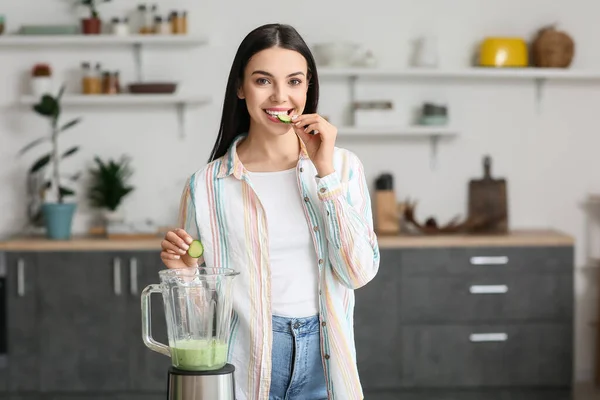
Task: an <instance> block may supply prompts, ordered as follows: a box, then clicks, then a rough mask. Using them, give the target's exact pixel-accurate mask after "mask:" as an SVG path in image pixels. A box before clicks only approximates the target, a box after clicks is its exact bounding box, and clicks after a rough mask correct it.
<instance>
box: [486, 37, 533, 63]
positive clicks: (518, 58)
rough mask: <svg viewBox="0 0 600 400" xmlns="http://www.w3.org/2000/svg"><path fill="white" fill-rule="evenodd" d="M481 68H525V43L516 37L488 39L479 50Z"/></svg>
mask: <svg viewBox="0 0 600 400" xmlns="http://www.w3.org/2000/svg"><path fill="white" fill-rule="evenodd" d="M479 66H481V67H527V66H529V52H528V49H527V42H526V41H525V40H524V39H522V38H517V37H514V38H513V37H488V38H485V39H484V40H483V42H482V43H481V47H480V49H479Z"/></svg>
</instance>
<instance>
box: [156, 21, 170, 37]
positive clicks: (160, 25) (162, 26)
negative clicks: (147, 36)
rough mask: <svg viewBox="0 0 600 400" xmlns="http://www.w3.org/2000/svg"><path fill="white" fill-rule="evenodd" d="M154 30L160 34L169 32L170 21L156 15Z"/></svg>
mask: <svg viewBox="0 0 600 400" xmlns="http://www.w3.org/2000/svg"><path fill="white" fill-rule="evenodd" d="M154 32H155V33H158V34H160V35H169V34H171V23H170V22H169V21H168V20H167V19H164V20H163V18H162V17H156V18H155V19H154Z"/></svg>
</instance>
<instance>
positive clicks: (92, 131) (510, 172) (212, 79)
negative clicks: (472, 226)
mask: <svg viewBox="0 0 600 400" xmlns="http://www.w3.org/2000/svg"><path fill="white" fill-rule="evenodd" d="M66 1H67V0H54V1H43V2H40V1H37V0H19V1H8V0H4V1H2V7H0V8H1V10H2V12H4V13H5V14H6V15H7V19H8V28H9V30H13V29H15V28H16V27H18V26H19V25H20V24H24V23H60V22H70V21H71V20H72V18H73V15H72V14H69V9H68V7H66V6H65V2H66ZM158 3H159V5H161V6H164V10H165V11H166V10H171V9H173V8H179V9H182V8H183V9H187V10H190V11H191V21H192V22H191V27H190V30H191V31H192V32H196V33H207V34H209V35H210V39H211V45H210V47H206V48H198V49H196V50H194V51H192V52H191V51H184V52H181V51H179V50H177V49H174V48H172V49H160V48H156V49H152V50H149V51H147V52H146V55H145V62H146V77H147V78H149V79H169V78H171V79H178V78H183V79H184V82H185V83H184V85H183V86H184V88H185V90H188V91H190V92H196V93H208V94H210V95H212V96H214V98H215V102H214V103H213V104H212V105H210V106H208V107H204V108H200V109H198V110H196V111H195V112H194V114H193V116H192V117H193V118H192V119H191V121H190V127H191V128H190V135H189V137H188V138H187V139H185V140H182V139H180V138H179V137H178V136H177V125H176V118H175V114H174V113H173V112H172V110H170V109H166V108H164V109H161V108H144V107H141V108H121V109H111V108H105V109H103V108H99V109H97V110H94V111H90V110H89V109H85V108H82V109H78V110H68V111H66V112H65V118H67V117H69V116H75V115H77V116H83V117H84V122H83V123H82V124H81V125H80V126H79V127H77V128H76V129H75V130H73V131H71V132H69V133H68V134H66V135H65V137H64V139H65V146H66V145H67V144H70V143H77V144H81V145H82V148H83V149H82V151H81V152H80V153H79V154H78V155H77V156H76V157H75V158H74V159H72V160H70V161H68V165H69V167H70V168H72V170H75V169H77V168H83V167H85V166H87V165H89V162H90V160H91V158H92V156H93V155H95V154H98V155H101V156H104V157H109V156H111V157H116V156H119V155H120V154H122V153H128V154H130V155H132V156H133V157H134V162H135V164H134V166H135V168H136V175H135V178H134V184H135V185H136V187H137V190H136V192H135V193H134V194H133V195H132V196H131V198H130V199H129V200H128V201H127V203H126V204H125V210H126V212H127V216H128V217H129V218H130V219H144V218H152V219H154V220H155V221H156V222H157V223H160V224H169V223H172V222H173V220H174V217H175V214H176V209H177V201H178V198H179V194H180V191H181V188H182V184H183V181H184V179H185V178H186V177H187V176H188V175H189V174H190V173H191V172H193V171H194V170H195V169H197V168H199V167H201V166H202V165H203V164H204V163H205V161H206V159H207V157H208V154H209V151H210V149H211V147H212V144H213V140H214V138H215V134H216V130H217V126H218V123H219V118H220V110H221V103H222V96H223V89H224V86H225V80H226V76H227V73H228V71H229V67H230V63H231V60H232V57H233V54H234V52H235V50H236V48H237V45H238V43H239V42H240V40H241V39H242V37H243V36H244V35H245V34H246V33H247V32H248V31H249V30H250V29H252V28H254V27H255V26H257V25H259V24H262V23H266V22H273V21H279V22H285V23H291V24H293V25H294V26H296V27H297V29H298V30H299V31H300V32H301V33H302V34H303V35H304V36H305V39H306V40H307V41H308V42H310V43H314V42H316V41H329V40H343V39H345V40H353V41H357V42H361V43H363V44H365V45H367V46H369V47H371V48H372V49H373V50H374V51H375V54H376V56H377V57H378V58H379V59H380V62H381V64H383V65H387V66H405V65H406V62H407V59H408V56H409V51H410V41H411V40H412V39H413V38H414V37H416V36H418V35H421V34H424V33H432V34H435V35H437V36H438V38H439V47H440V56H441V63H442V65H443V66H444V67H449V68H451V67H462V66H464V65H465V64H466V63H468V62H469V59H470V58H471V51H472V49H473V47H474V45H475V44H476V42H477V41H478V40H479V39H480V38H481V37H483V36H485V35H522V36H526V37H528V38H529V37H530V36H531V35H532V34H533V33H534V32H535V30H536V29H537V28H538V27H540V26H541V25H543V24H546V23H550V22H555V21H559V22H560V23H561V27H562V28H564V29H566V30H567V31H568V32H570V33H571V34H572V35H573V37H574V38H575V41H576V43H577V49H576V58H575V61H574V64H573V68H584V69H591V70H594V69H596V70H597V69H599V68H600V50H599V49H598V46H597V40H596V38H597V37H599V36H600V25H598V24H597V23H596V22H597V15H598V14H599V13H600V4H599V3H597V2H595V1H593V0H573V1H570V2H569V3H567V2H548V1H544V0H529V1H528V2H526V3H523V2H520V1H517V0H503V1H491V0H486V1H481V0H455V1H452V2H448V1H444V0H427V1H420V2H416V1H408V0H396V1H383V0H371V1H368V2H348V1H327V2H325V1H314V0H307V1H303V2H291V3H286V2H276V3H274V2H272V1H269V2H266V1H265V2H257V1H254V2H247V1H240V0H238V1H227V2H221V1H216V0H213V1H211V2H194V1H189V0H188V1H183V0H180V1H173V2H171V1H169V2H167V1H166V0H162V2H158ZM136 4H137V2H136V1H134V0H118V1H115V2H113V4H107V5H105V6H103V7H102V9H101V10H102V12H103V14H104V15H105V16H106V17H112V16H113V15H120V13H121V12H122V11H124V10H128V9H131V8H133V7H135V5H136ZM234 13H235V15H234ZM434 14H435V15H434ZM236 15H237V16H236ZM367 16H368V17H369V19H365V18H366V17H367ZM84 60H93V61H96V60H97V61H100V62H102V63H103V64H105V65H110V67H111V68H112V69H119V70H121V72H122V74H123V79H124V81H125V82H128V81H131V80H133V79H134V75H133V63H132V57H131V53H130V52H129V51H128V50H127V49H124V48H123V49H112V48H89V49H68V48H47V49H43V50H39V51H38V52H37V53H35V52H33V51H32V50H31V49H27V48H25V49H18V48H15V49H9V48H2V50H0V71H2V73H1V74H0V87H2V90H1V91H0V185H1V187H2V188H3V189H2V192H1V196H0V209H1V210H2V212H1V213H0V234H7V233H11V232H14V231H16V230H18V229H19V227H20V226H21V224H22V223H23V220H24V212H25V209H24V201H23V200H24V189H25V188H24V176H25V170H26V168H28V167H29V165H30V164H31V162H32V160H33V158H34V157H35V156H36V155H37V154H39V152H41V151H42V150H41V149H40V150H38V153H36V154H33V153H32V154H30V155H29V156H27V157H25V158H24V159H16V158H15V153H16V151H17V149H19V148H20V147H21V146H23V145H24V144H26V143H28V142H29V141H30V140H32V139H34V138H37V137H38V136H39V135H40V134H44V133H45V125H44V124H43V121H41V120H40V119H39V118H38V117H36V116H35V115H34V114H33V113H31V112H29V111H28V110H26V109H19V108H17V107H15V102H16V100H17V97H18V95H19V94H20V93H21V92H22V90H24V85H25V82H24V78H23V76H24V74H26V73H27V71H28V70H29V68H30V67H31V66H32V64H33V63H35V62H44V61H45V62H50V63H51V64H52V66H53V67H54V68H55V69H56V70H57V72H58V73H59V74H60V75H62V76H63V77H64V78H65V79H68V80H74V81H75V82H77V79H78V77H77V76H76V75H75V74H76V73H77V71H78V66H79V64H80V62H81V61H84ZM73 90H76V87H73ZM322 90H323V96H322V100H321V104H322V108H321V112H322V113H324V114H328V115H330V116H331V117H332V118H333V122H338V123H339V119H337V118H336V117H337V116H339V112H340V110H342V107H343V106H344V102H345V97H344V96H345V95H346V94H347V92H346V91H345V86H344V85H343V84H341V83H340V82H334V81H331V82H322ZM377 95H379V96H380V97H384V98H390V99H393V100H395V101H396V107H397V109H398V111H397V112H398V117H399V118H400V119H402V118H405V117H406V116H407V115H408V114H407V113H408V110H410V109H412V108H414V107H415V106H417V105H419V104H420V103H421V102H422V101H424V100H442V101H447V102H448V103H449V105H450V109H451V118H452V120H453V121H454V122H455V123H456V125H457V126H459V127H460V128H461V131H460V136H459V137H458V138H457V139H456V140H454V141H450V142H447V143H443V144H441V145H440V148H439V166H438V168H437V169H436V170H432V169H430V165H429V147H428V145H427V142H419V141H416V142H409V141H401V140H385V141H384V140H372V141H369V142H367V141H348V140H343V139H342V138H340V141H339V145H340V146H346V147H348V148H350V149H352V150H354V151H355V152H357V153H358V154H359V156H360V157H361V158H362V160H363V162H364V164H365V168H366V171H367V174H368V177H369V180H370V181H372V180H373V178H374V177H375V175H377V174H379V173H380V172H382V171H384V170H389V171H391V172H392V173H393V174H394V176H395V181H396V190H397V193H398V197H399V198H404V197H406V196H411V197H416V198H418V199H419V200H420V203H419V208H418V216H419V218H424V217H425V216H427V215H430V214H432V215H436V216H437V217H439V218H440V219H441V220H442V221H445V220H447V219H448V218H450V217H451V216H453V215H455V214H457V213H461V214H464V211H465V207H466V194H467V184H468V180H469V179H471V178H473V177H477V176H479V175H480V173H481V166H480V165H481V157H482V155H483V154H485V153H490V154H491V155H492V156H493V161H494V164H493V170H492V172H493V174H494V175H496V176H502V177H505V178H507V180H508V184H509V196H510V218H511V226H512V227H513V228H523V227H525V228H527V227H552V228H556V229H560V230H562V231H565V232H567V233H569V234H571V235H574V236H575V237H576V239H577V267H578V269H577V276H576V285H577V288H576V291H577V317H576V320H577V322H576V325H577V336H576V351H577V353H576V355H577V378H578V379H579V380H585V379H589V378H590V377H591V373H592V368H593V365H592V352H593V349H594V347H593V346H594V345H593V335H594V331H593V330H592V325H591V320H593V319H594V318H593V314H594V313H595V307H594V303H595V302H597V300H596V299H597V285H595V284H593V283H592V279H595V281H596V282H597V280H598V279H597V278H594V276H597V272H596V273H593V272H594V271H597V269H595V270H593V269H589V268H585V256H586V253H585V252H586V249H585V246H584V242H585V240H586V215H585V213H584V212H583V210H582V208H581V204H580V203H581V201H582V200H583V198H584V197H585V196H586V195H587V193H588V192H590V191H600V169H598V168H596V166H597V162H596V161H597V159H598V152H599V150H598V149H600V135H599V133H600V132H598V128H597V126H598V125H597V108H596V107H597V104H599V103H598V101H599V100H600V83H599V84H592V83H586V84H576V83H568V82H567V83H552V82H551V83H549V85H548V86H547V88H546V91H545V93H544V96H545V97H544V99H543V108H542V111H541V114H536V111H535V103H534V95H535V92H534V86H533V83H532V82H530V81H512V82H511V81H502V82H500V81H485V80H482V81H477V82H474V81H460V80H454V81H453V80H446V81H445V80H434V81H427V80H413V81H401V80H398V81H393V82H391V83H386V82H383V83H382V84H379V85H375V84H373V85H371V84H361V86H360V88H359V96H360V97H361V98H367V97H369V96H373V97H375V96H377ZM82 192H83V190H81V189H80V190H79V195H80V197H81V196H83V195H82ZM89 218H90V217H89V210H88V209H87V206H85V204H82V205H81V206H80V212H79V213H78V214H77V218H76V222H75V230H76V231H77V232H83V231H85V229H87V225H88V221H89ZM596 222H597V220H595V221H594V223H596ZM593 226H595V225H593Z"/></svg>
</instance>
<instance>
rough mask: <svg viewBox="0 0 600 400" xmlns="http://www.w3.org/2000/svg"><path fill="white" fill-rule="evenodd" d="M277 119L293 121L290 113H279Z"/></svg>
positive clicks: (286, 121)
mask: <svg viewBox="0 0 600 400" xmlns="http://www.w3.org/2000/svg"><path fill="white" fill-rule="evenodd" d="M277 119H279V120H280V121H281V122H285V123H286V124H291V123H292V117H290V116H289V115H285V114H277Z"/></svg>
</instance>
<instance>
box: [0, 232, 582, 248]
mask: <svg viewBox="0 0 600 400" xmlns="http://www.w3.org/2000/svg"><path fill="white" fill-rule="evenodd" d="M161 240H162V237H151V238H146V239H118V240H117V239H104V238H92V237H74V238H73V239H72V240H67V241H54V240H47V239H45V238H43V237H31V238H25V237H22V238H14V239H10V240H6V241H2V242H0V251H102V250H123V251H127V250H131V251H135V250H160V242H161ZM378 240H379V247H380V248H381V249H390V248H391V249H393V248H403V247H406V248H415V247H459V246H463V247H464V246H482V247H483V246H571V245H573V244H574V239H573V238H572V237H571V236H569V235H566V234H564V233H561V232H558V231H554V230H516V231H513V232H511V233H509V234H507V235H462V234H461V235H436V236H424V235H420V236H416V235H415V236H404V235H401V236H379V237H378Z"/></svg>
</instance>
